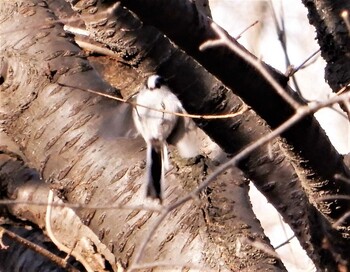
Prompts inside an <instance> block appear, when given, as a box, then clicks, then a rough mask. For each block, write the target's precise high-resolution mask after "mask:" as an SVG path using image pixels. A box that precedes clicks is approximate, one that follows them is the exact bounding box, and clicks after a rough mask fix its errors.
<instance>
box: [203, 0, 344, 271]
mask: <svg viewBox="0 0 350 272" xmlns="http://www.w3.org/2000/svg"><path fill="white" fill-rule="evenodd" d="M209 1H210V7H211V11H212V15H213V19H214V21H215V22H216V23H218V24H219V25H220V26H222V27H223V28H225V29H226V30H227V31H228V32H229V33H230V34H231V36H233V37H236V36H237V35H238V34H240V33H241V32H242V30H244V29H245V28H246V27H247V26H249V25H251V24H252V23H253V22H254V21H256V20H259V22H260V23H259V24H258V25H257V26H254V27H253V28H252V29H250V30H248V31H247V32H246V33H245V34H244V36H243V37H242V38H241V39H240V40H239V42H240V43H241V44H243V45H244V46H245V47H246V48H247V49H248V50H249V51H251V52H253V53H254V54H255V55H256V56H257V57H260V58H262V60H264V61H265V62H267V63H268V64H270V65H272V66H273V67H274V68H276V69H278V70H280V71H281V72H283V73H284V72H285V70H286V65H285V58H284V54H283V51H282V47H281V44H280V42H279V41H278V37H277V33H276V28H275V25H274V20H273V16H272V12H271V10H270V6H269V5H267V8H268V9H267V10H265V12H264V11H263V8H262V4H263V2H262V1H257V0H255V1H249V0H209ZM265 3H266V2H265ZM267 3H268V2H267ZM273 3H274V7H275V10H276V12H277V14H282V13H283V14H284V21H285V27H286V32H287V50H288V55H289V58H290V60H291V63H292V65H294V66H299V64H301V63H302V62H303V61H304V60H305V59H306V58H307V57H308V56H310V55H311V54H312V53H314V52H315V51H316V50H318V48H319V47H318V44H317V42H316V40H315V36H316V35H315V30H314V28H313V26H310V25H309V23H308V19H307V10H306V8H305V7H304V6H303V5H302V3H301V1H282V0H275V1H273ZM282 4H283V5H282ZM259 28H260V30H259ZM324 66H325V62H324V61H323V59H322V58H321V57H318V58H317V61H316V62H315V63H314V64H313V65H311V66H309V67H308V68H307V69H304V70H301V71H300V72H298V73H297V75H296V76H297V80H298V84H299V87H300V89H301V91H302V93H303V95H304V96H305V97H306V98H307V99H310V100H311V99H317V100H323V99H326V98H327V97H328V96H329V95H330V94H331V91H330V88H329V86H328V85H327V84H326V83H325V80H324ZM292 87H293V85H292ZM316 118H318V120H319V121H320V123H321V125H322V126H323V128H324V129H325V130H326V133H327V135H328V136H329V137H330V139H331V141H332V143H333V145H334V146H335V147H336V148H337V149H338V151H339V152H340V153H348V152H350V128H349V123H348V122H347V121H346V120H345V119H344V118H343V117H341V116H339V114H337V113H336V112H335V111H333V110H329V109H324V110H322V111H320V112H318V113H317V114H316ZM250 195H251V199H252V202H253V207H254V211H255V212H256V214H257V216H258V218H259V219H260V221H261V223H262V225H263V227H264V229H265V232H266V234H267V235H268V237H269V238H270V240H271V242H272V244H273V245H274V246H277V245H279V244H281V243H282V242H284V241H285V240H287V239H288V238H289V237H291V236H292V231H291V230H290V228H289V227H288V226H287V225H285V224H282V223H281V222H282V219H281V218H280V216H279V215H278V213H277V211H276V210H275V209H274V208H273V207H272V205H270V204H268V203H267V200H266V199H265V197H263V196H262V195H261V194H260V193H259V192H258V191H257V189H255V188H254V187H253V186H252V189H251V192H250ZM278 253H279V254H280V255H281V256H282V260H283V262H284V264H285V266H286V267H287V269H288V271H290V272H311V271H315V269H314V267H313V264H312V262H311V260H309V259H308V257H307V256H306V254H305V253H304V252H303V250H302V249H301V247H300V245H299V242H298V241H297V239H293V240H292V241H291V243H290V245H287V246H284V247H283V248H281V249H280V250H278Z"/></svg>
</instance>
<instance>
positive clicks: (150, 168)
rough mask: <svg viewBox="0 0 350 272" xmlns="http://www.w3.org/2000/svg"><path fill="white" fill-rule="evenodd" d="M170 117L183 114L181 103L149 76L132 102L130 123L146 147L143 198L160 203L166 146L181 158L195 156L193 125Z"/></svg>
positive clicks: (160, 81) (159, 79) (166, 163)
mask: <svg viewBox="0 0 350 272" xmlns="http://www.w3.org/2000/svg"><path fill="white" fill-rule="evenodd" d="M173 113H186V111H185V110H184V108H183V106H182V103H181V102H180V100H179V99H178V98H177V96H176V95H175V94H173V93H172V92H171V90H170V89H169V87H168V86H167V85H166V84H165V81H164V79H163V78H162V77H161V76H159V75H151V76H149V77H148V78H147V81H146V84H144V85H143V87H142V88H141V89H140V90H139V92H138V94H137V95H136V98H135V106H134V109H133V120H134V124H135V127H136V129H137V131H138V132H139V134H141V136H142V137H143V139H144V140H145V142H146V145H147V152H146V172H147V190H146V196H147V197H149V198H153V199H159V201H160V202H161V203H162V200H163V186H164V185H163V183H164V176H165V172H166V171H167V170H169V158H168V147H167V144H168V143H171V144H173V145H175V146H177V148H178V149H179V153H180V155H181V156H182V157H185V158H189V157H194V156H196V155H197V154H198V148H197V144H196V139H195V133H193V131H194V129H195V125H194V122H193V121H192V120H191V119H190V118H188V117H182V116H178V115H175V114H173Z"/></svg>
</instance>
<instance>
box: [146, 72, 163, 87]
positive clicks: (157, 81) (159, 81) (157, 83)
mask: <svg viewBox="0 0 350 272" xmlns="http://www.w3.org/2000/svg"><path fill="white" fill-rule="evenodd" d="M164 83H165V82H164V79H163V78H162V77H161V76H159V75H151V76H150V77H149V78H148V79H147V88H148V89H150V90H154V89H159V88H160V87H162V85H164Z"/></svg>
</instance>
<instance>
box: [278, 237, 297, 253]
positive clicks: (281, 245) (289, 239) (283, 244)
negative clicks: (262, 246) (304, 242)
mask: <svg viewBox="0 0 350 272" xmlns="http://www.w3.org/2000/svg"><path fill="white" fill-rule="evenodd" d="M294 238H295V234H294V235H293V236H291V237H289V238H288V239H287V240H286V241H284V242H283V243H281V244H279V245H278V246H275V250H277V249H279V248H281V247H283V246H285V245H286V244H289V242H290V241H291V240H293V239H294Z"/></svg>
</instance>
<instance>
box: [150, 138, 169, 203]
mask: <svg viewBox="0 0 350 272" xmlns="http://www.w3.org/2000/svg"><path fill="white" fill-rule="evenodd" d="M167 165H168V161H167V148H166V145H165V144H164V143H159V142H157V143H154V142H152V143H150V144H148V146H147V169H148V170H147V171H148V183H147V192H146V195H147V197H150V198H157V199H159V200H160V202H162V198H163V180H164V174H165V171H166V168H168V166H167Z"/></svg>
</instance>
